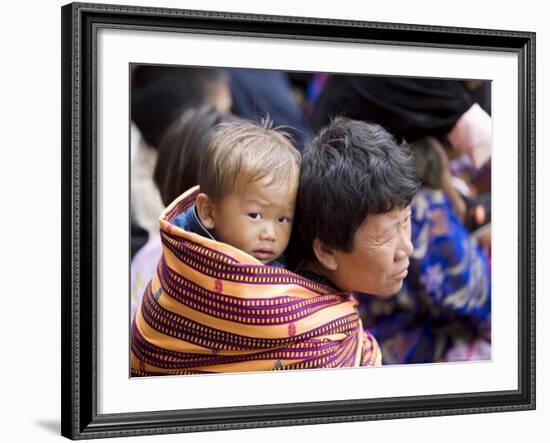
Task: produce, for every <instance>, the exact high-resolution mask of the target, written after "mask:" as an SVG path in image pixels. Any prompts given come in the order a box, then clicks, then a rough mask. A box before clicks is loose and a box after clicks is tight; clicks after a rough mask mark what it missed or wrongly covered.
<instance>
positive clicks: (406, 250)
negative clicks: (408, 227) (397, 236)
mask: <svg viewBox="0 0 550 443" xmlns="http://www.w3.org/2000/svg"><path fill="white" fill-rule="evenodd" d="M413 252H414V246H413V244H412V241H411V237H410V234H409V233H403V234H402V235H401V242H400V243H399V246H398V247H397V250H396V252H395V260H396V261H400V260H403V259H405V258H407V257H410V256H411V255H412V254H413Z"/></svg>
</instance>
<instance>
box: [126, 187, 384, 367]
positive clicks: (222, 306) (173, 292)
mask: <svg viewBox="0 0 550 443" xmlns="http://www.w3.org/2000/svg"><path fill="white" fill-rule="evenodd" d="M197 193H198V188H197V187H195V188H193V189H190V190H189V191H187V192H186V193H184V194H183V195H181V196H180V197H178V198H177V199H176V200H175V201H174V202H173V203H172V204H171V205H170V206H168V207H167V208H166V209H165V211H164V212H163V213H162V214H161V216H160V218H159V221H160V232H161V239H162V248H163V252H162V257H161V259H160V261H159V263H158V266H157V269H156V272H155V274H154V276H153V278H152V280H151V282H150V283H149V284H148V286H147V288H146V289H145V292H144V294H143V297H142V301H141V305H140V306H139V308H138V310H137V312H136V316H135V318H134V320H133V322H132V328H131V337H132V339H131V373H132V376H150V375H168V374H170V375H180V374H203V373H217V372H241V371H265V370H281V369H308V368H334V367H352V366H373V365H380V363H381V353H380V350H379V347H378V344H377V342H376V340H375V338H374V337H373V336H372V335H371V334H370V333H369V332H368V331H365V330H363V326H362V322H361V319H360V317H359V314H358V311H357V301H356V299H355V298H354V297H353V295H351V294H347V293H339V292H336V291H335V290H334V289H333V288H330V287H328V286H324V285H322V284H319V283H315V282H312V281H310V280H308V279H306V278H304V277H301V276H299V275H297V274H294V273H292V272H290V271H288V270H285V269H284V268H280V267H274V266H266V265H263V264H262V263H261V262H259V261H258V260H257V259H255V258H254V257H252V256H250V255H248V254H246V253H244V252H242V251H240V250H238V249H236V248H234V247H232V246H229V245H227V244H225V243H221V242H217V241H214V240H211V239H208V238H205V237H202V236H200V235H197V234H194V233H191V232H187V231H185V230H183V229H181V228H179V227H178V226H175V225H173V224H172V223H171V221H172V220H173V219H174V218H175V217H176V216H177V215H178V214H180V213H181V212H183V211H185V210H186V209H188V208H189V207H191V206H192V205H193V204H194V201H195V197H196V195H197Z"/></svg>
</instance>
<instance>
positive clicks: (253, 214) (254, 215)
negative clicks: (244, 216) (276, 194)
mask: <svg viewBox="0 0 550 443" xmlns="http://www.w3.org/2000/svg"><path fill="white" fill-rule="evenodd" d="M248 216H249V217H250V218H251V219H253V220H261V219H262V214H260V213H259V212H249V213H248Z"/></svg>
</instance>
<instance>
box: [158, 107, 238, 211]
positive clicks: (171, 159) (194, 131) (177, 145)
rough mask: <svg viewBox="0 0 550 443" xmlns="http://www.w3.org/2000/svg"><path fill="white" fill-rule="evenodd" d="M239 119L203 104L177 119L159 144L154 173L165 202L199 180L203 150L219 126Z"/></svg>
mask: <svg viewBox="0 0 550 443" xmlns="http://www.w3.org/2000/svg"><path fill="white" fill-rule="evenodd" d="M236 119H237V117H235V116H233V115H230V114H221V113H219V112H217V111H215V110H214V109H213V108H212V107H211V106H209V105H203V106H201V107H199V108H191V109H187V110H186V111H184V112H183V113H182V114H181V115H180V116H179V117H178V118H176V119H175V120H174V122H173V123H172V124H171V125H170V127H169V128H168V129H167V130H166V132H165V134H164V137H163V138H162V139H161V141H160V143H159V148H158V151H159V154H158V159H157V164H156V166H155V172H154V175H153V178H154V180H155V183H156V185H157V187H158V189H159V192H160V195H161V198H162V201H163V203H164V204H165V205H168V204H170V203H171V202H172V201H173V200H174V199H175V198H176V197H178V196H179V195H180V194H182V193H183V192H185V191H186V190H188V189H189V188H191V187H193V186H195V185H197V184H198V183H199V168H200V160H201V155H202V151H203V150H204V148H205V147H206V145H207V144H208V141H209V140H210V138H211V137H212V136H213V135H214V133H215V131H216V126H217V125H219V124H220V123H227V122H230V121H234V120H236Z"/></svg>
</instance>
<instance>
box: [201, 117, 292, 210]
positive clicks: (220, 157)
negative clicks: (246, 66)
mask: <svg viewBox="0 0 550 443" xmlns="http://www.w3.org/2000/svg"><path fill="white" fill-rule="evenodd" d="M299 176H300V153H299V151H298V150H297V149H296V148H295V147H294V146H293V144H292V141H291V139H290V137H289V135H288V134H286V133H285V132H284V131H282V130H281V129H280V128H273V127H272V122H271V120H270V119H269V118H266V119H264V120H262V122H261V123H259V124H258V123H254V122H250V121H243V120H240V121H235V122H229V123H223V124H221V125H219V126H218V127H217V130H216V133H215V134H214V136H213V137H212V138H211V139H210V141H209V143H208V145H207V146H206V149H205V150H204V152H203V155H202V158H201V163H200V171H199V186H200V190H201V192H204V193H205V194H206V195H208V197H209V198H210V199H211V200H213V201H219V200H220V199H221V198H223V197H225V196H227V195H229V194H231V193H232V192H234V191H236V190H238V189H239V188H240V187H242V186H244V185H246V184H248V183H252V182H255V181H258V180H261V179H263V178H266V177H270V178H271V183H272V184H273V185H280V186H288V188H289V191H290V190H291V189H296V188H297V186H298V179H299Z"/></svg>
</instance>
